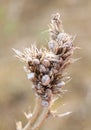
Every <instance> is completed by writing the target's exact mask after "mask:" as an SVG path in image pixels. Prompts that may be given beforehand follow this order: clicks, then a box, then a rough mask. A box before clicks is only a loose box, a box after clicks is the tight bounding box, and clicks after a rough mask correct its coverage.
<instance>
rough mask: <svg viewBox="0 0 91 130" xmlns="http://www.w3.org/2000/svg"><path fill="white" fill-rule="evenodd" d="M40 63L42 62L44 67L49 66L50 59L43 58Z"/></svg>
mask: <svg viewBox="0 0 91 130" xmlns="http://www.w3.org/2000/svg"><path fill="white" fill-rule="evenodd" d="M42 64H43V65H44V66H45V67H49V66H50V61H49V60H46V59H44V60H43V61H42Z"/></svg>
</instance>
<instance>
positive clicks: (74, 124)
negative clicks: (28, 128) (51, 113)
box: [0, 0, 91, 130]
mask: <svg viewBox="0 0 91 130" xmlns="http://www.w3.org/2000/svg"><path fill="white" fill-rule="evenodd" d="M55 12H60V13H61V15H62V21H63V25H64V30H65V32H67V33H69V34H72V35H76V39H75V41H74V44H75V45H76V46H79V47H81V49H80V50H76V52H75V54H74V57H75V58H79V57H81V60H79V61H77V62H75V63H74V64H72V65H71V66H70V67H69V69H68V70H67V71H68V74H69V75H70V76H71V77H72V80H71V81H70V82H69V83H68V84H67V85H66V86H65V88H64V89H67V90H68V91H69V92H68V93H66V94H64V95H63V97H62V98H60V99H58V100H57V101H56V103H55V106H54V107H53V109H54V110H55V109H56V108H57V107H58V106H59V105H61V107H60V110H59V112H60V113H65V112H68V111H71V112H72V113H71V114H70V115H68V116H65V117H63V118H54V119H53V118H49V119H47V120H46V121H45V123H44V124H43V126H42V127H41V130H91V0H63V1H62V0H56V1H55V0H0V130H15V129H16V128H15V122H16V121H17V120H22V122H23V124H25V123H26V121H27V120H26V118H25V117H24V115H23V111H26V110H27V109H28V107H29V106H31V109H32V110H33V106H34V102H35V100H34V99H35V98H34V94H33V92H32V91H31V83H30V82H29V81H28V80H27V78H26V73H25V72H24V70H23V64H22V63H21V62H20V61H18V60H17V59H16V58H15V57H14V53H13V51H12V48H15V49H20V50H22V49H23V48H24V47H30V45H31V44H33V43H34V42H36V44H37V45H38V46H39V47H41V46H47V42H48V32H47V29H48V24H49V22H50V17H51V14H52V13H55Z"/></svg>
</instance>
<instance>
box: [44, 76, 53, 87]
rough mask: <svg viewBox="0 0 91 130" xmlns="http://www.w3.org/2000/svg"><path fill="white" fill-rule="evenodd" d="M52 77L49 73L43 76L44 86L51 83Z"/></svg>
mask: <svg viewBox="0 0 91 130" xmlns="http://www.w3.org/2000/svg"><path fill="white" fill-rule="evenodd" d="M50 81H51V80H50V77H49V75H47V74H46V75H44V76H43V77H42V84H43V85H44V86H47V85H48V84H49V83H50Z"/></svg>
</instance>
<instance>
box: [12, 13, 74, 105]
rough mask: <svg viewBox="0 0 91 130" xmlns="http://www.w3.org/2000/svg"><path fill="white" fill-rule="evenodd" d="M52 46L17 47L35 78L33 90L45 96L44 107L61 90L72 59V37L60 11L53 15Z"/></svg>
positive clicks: (16, 51)
mask: <svg viewBox="0 0 91 130" xmlns="http://www.w3.org/2000/svg"><path fill="white" fill-rule="evenodd" d="M49 27H50V28H49V34H50V41H49V42H48V47H49V49H48V50H47V49H46V48H42V49H37V48H36V46H34V45H33V46H32V47H31V49H30V48H25V49H24V51H23V53H22V52H20V51H18V50H15V49H13V50H14V51H15V53H16V54H17V57H18V58H20V60H22V61H23V62H25V63H26V72H27V73H28V75H27V77H28V79H29V80H31V81H32V82H33V90H34V92H35V94H36V95H38V96H40V97H41V99H42V105H43V106H44V107H46V106H48V105H49V104H50V101H51V99H52V94H61V93H62V91H61V87H63V86H64V85H65V82H64V81H65V78H64V77H65V76H64V75H63V74H64V73H63V72H64V69H65V68H67V66H68V65H69V64H70V63H71V62H72V59H71V56H72V55H73V51H74V46H73V40H72V37H71V36H70V35H68V34H66V33H64V30H63V27H62V21H61V20H60V14H59V13H56V14H54V15H53V17H52V19H51V22H50V25H49Z"/></svg>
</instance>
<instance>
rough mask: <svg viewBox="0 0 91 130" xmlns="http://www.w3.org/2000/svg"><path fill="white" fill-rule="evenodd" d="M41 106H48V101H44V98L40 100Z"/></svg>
mask: <svg viewBox="0 0 91 130" xmlns="http://www.w3.org/2000/svg"><path fill="white" fill-rule="evenodd" d="M41 104H42V106H44V107H48V105H49V103H48V101H46V100H42V103H41Z"/></svg>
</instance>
